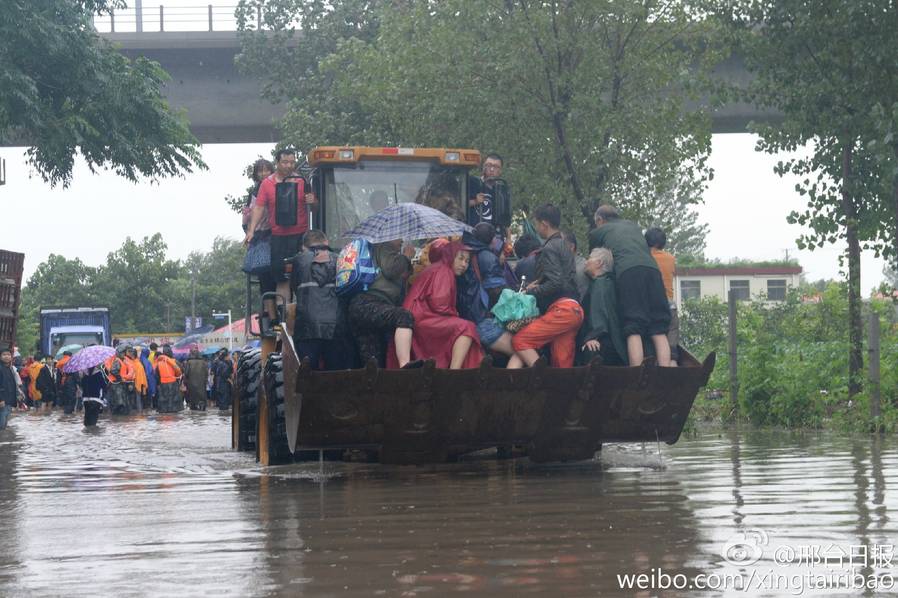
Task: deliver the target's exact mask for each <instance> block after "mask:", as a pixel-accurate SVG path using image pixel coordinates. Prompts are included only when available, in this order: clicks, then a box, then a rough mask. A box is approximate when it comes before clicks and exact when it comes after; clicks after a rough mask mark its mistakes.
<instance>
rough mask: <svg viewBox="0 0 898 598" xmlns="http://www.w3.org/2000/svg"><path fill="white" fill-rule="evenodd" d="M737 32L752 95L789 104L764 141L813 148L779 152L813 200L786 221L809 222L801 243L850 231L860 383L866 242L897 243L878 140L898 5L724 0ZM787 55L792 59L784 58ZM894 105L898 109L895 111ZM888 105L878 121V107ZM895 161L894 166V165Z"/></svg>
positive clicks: (854, 365) (774, 149)
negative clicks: (794, 154)
mask: <svg viewBox="0 0 898 598" xmlns="http://www.w3.org/2000/svg"><path fill="white" fill-rule="evenodd" d="M722 4H723V6H724V8H723V9H722V11H723V14H724V15H725V17H726V18H727V19H728V20H729V21H730V23H731V24H732V25H733V26H734V30H735V31H736V32H737V36H736V38H735V39H736V42H737V47H738V48H739V49H740V50H741V51H742V53H743V55H744V57H745V63H746V66H747V67H748V69H749V70H750V71H751V72H752V73H753V74H754V75H755V78H754V80H753V82H752V83H751V84H750V85H749V87H748V89H747V90H746V96H747V98H748V99H749V100H751V101H753V102H754V103H756V104H758V105H760V106H764V107H769V108H775V109H778V110H780V111H782V113H783V115H784V120H783V121H782V122H780V123H772V124H765V125H755V126H754V127H753V130H754V131H755V132H757V133H758V134H759V135H760V138H761V139H760V141H759V142H758V149H759V150H761V151H765V152H768V153H779V152H795V150H797V149H800V148H804V147H805V146H810V148H811V154H810V155H809V156H799V157H794V158H790V159H787V160H784V161H781V162H780V163H779V164H778V166H777V167H776V172H777V174H779V175H781V176H784V175H786V174H792V175H795V176H797V177H798V178H799V179H800V182H799V183H798V184H797V185H796V191H797V192H798V193H799V194H800V195H801V196H802V197H804V198H805V199H806V200H807V207H806V209H805V210H803V211H798V210H796V211H793V212H792V213H791V214H790V216H789V221H790V222H792V223H797V224H801V225H805V226H807V227H809V228H810V231H809V232H807V233H805V234H802V235H801V237H800V238H799V239H798V245H799V247H800V248H810V249H813V248H815V247H822V246H823V245H825V244H827V243H835V242H838V241H841V240H844V241H845V243H846V245H847V251H846V258H847V262H848V304H849V309H848V317H849V319H850V327H849V330H850V342H849V352H850V355H849V359H848V368H849V380H850V383H849V387H850V390H851V392H852V394H854V393H857V392H859V390H860V386H861V375H862V367H863V353H862V351H863V347H862V344H863V331H862V327H861V311H860V297H861V295H860V280H861V272H860V268H861V265H860V252H861V250H862V249H863V248H870V249H873V250H875V251H877V252H885V253H890V252H892V251H893V249H892V248H893V247H895V246H898V240H896V241H894V242H891V241H889V239H891V238H892V236H893V235H895V232H896V230H898V229H896V224H898V220H896V218H898V203H896V199H898V196H896V195H895V194H894V193H891V192H890V191H891V190H892V189H893V188H894V189H895V192H898V187H895V186H894V185H898V179H896V177H895V170H894V162H890V160H893V159H894V156H895V155H896V154H895V153H894V152H892V154H891V156H892V157H891V158H889V154H888V152H886V153H883V152H879V151H875V150H873V149H872V148H875V147H877V145H876V142H880V146H881V145H882V144H884V143H885V142H886V140H887V139H889V137H888V133H889V132H890V131H891V127H892V125H891V122H892V120H893V119H891V118H885V117H884V115H885V114H886V112H885V111H884V108H883V107H884V106H887V107H888V108H889V111H891V109H892V107H893V106H894V105H895V98H896V97H898V77H896V75H895V72H896V67H898V53H896V52H895V50H894V35H895V31H896V24H898V5H896V4H895V3H894V2H892V1H891V0H857V1H856V0H851V1H848V0H824V1H822V2H807V1H805V0H766V1H762V2H757V1H755V0H740V1H736V2H724V3H722ZM784 57H788V59H784ZM889 113H891V112H889ZM877 114H879V115H882V116H883V118H881V119H880V120H879V121H878V122H879V123H880V126H879V127H876V126H875V123H876V122H877V121H876V119H875V116H876V115H877ZM889 164H891V165H892V167H891V168H888V165H889Z"/></svg>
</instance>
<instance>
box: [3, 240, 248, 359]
mask: <svg viewBox="0 0 898 598" xmlns="http://www.w3.org/2000/svg"><path fill="white" fill-rule="evenodd" d="M166 251H167V246H166V244H165V242H164V240H163V239H162V236H161V235H159V234H158V233H157V234H155V235H153V236H152V237H145V238H144V239H141V240H140V241H134V240H133V239H130V238H128V239H126V240H125V242H124V243H123V244H122V246H121V247H120V248H119V249H117V250H116V251H114V252H111V253H110V254H109V255H108V256H107V259H106V262H105V263H104V264H102V265H100V266H96V267H94V266H87V265H85V264H84V263H83V262H81V260H79V259H77V258H76V259H67V258H65V257H63V256H60V255H50V257H49V258H47V261H45V262H44V263H42V264H40V265H39V266H38V267H37V270H36V271H35V273H34V274H33V275H32V276H31V277H30V278H29V279H28V282H27V283H26V284H25V287H24V288H23V290H22V307H21V310H20V316H19V324H18V338H17V341H16V342H17V345H18V346H19V347H20V348H21V350H22V352H23V353H28V352H30V351H31V350H33V348H34V346H35V343H36V342H37V340H38V335H39V332H40V331H39V327H38V324H39V311H40V308H41V307H46V306H50V305H56V306H66V307H74V306H89V305H97V306H105V307H109V308H110V319H111V323H112V332H113V334H125V333H136V332H137V333H140V332H142V333H157V332H174V331H177V330H179V329H181V328H182V327H183V323H184V318H185V317H186V316H189V315H190V313H191V299H192V292H193V287H194V283H193V282H192V279H194V278H195V288H196V315H197V316H200V317H203V318H204V319H205V320H206V321H207V322H211V321H212V312H213V311H227V310H228V309H230V310H232V311H233V314H234V319H237V318H238V317H239V316H240V315H241V314H243V313H244V309H245V305H246V279H245V276H244V274H243V273H242V272H241V266H242V265H243V256H244V249H243V246H242V245H241V244H240V243H239V242H238V241H233V240H230V239H225V238H220V237H219V238H216V239H215V241H214V242H213V244H212V248H211V250H210V251H208V252H205V253H202V252H194V253H192V254H190V256H189V257H188V258H187V259H186V260H184V261H183V262H181V261H179V260H171V259H169V258H168V257H167V255H166Z"/></svg>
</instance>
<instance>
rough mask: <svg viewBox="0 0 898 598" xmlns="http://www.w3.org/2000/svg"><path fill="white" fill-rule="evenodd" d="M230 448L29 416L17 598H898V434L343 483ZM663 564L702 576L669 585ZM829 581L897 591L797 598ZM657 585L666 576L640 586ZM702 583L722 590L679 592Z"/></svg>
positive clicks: (11, 503)
mask: <svg viewBox="0 0 898 598" xmlns="http://www.w3.org/2000/svg"><path fill="white" fill-rule="evenodd" d="M229 445H230V419H229V417H227V416H222V415H219V414H217V413H215V412H207V413H181V414H177V415H166V416H147V417H133V418H125V419H120V420H116V421H110V420H109V419H101V425H100V427H99V429H98V430H95V431H86V430H85V429H84V428H83V427H82V426H81V423H80V420H79V419H78V418H77V417H75V416H64V415H61V414H57V413H54V414H50V415H32V414H24V415H23V414H20V415H17V416H15V417H14V418H13V419H12V421H11V424H10V427H9V428H8V429H7V430H4V431H0V512H2V513H3V517H2V520H0V547H2V548H0V551H2V555H3V556H2V557H0V596H4V597H11V596H28V597H30V596H73V595H85V596H87V595H89V596H97V595H109V596H174V595H190V596H199V595H211V596H372V595H373V596H379V595H383V596H444V595H454V594H467V595H471V596H486V595H488V596H521V595H552V596H597V595H644V596H652V595H752V596H754V595H767V596H781V595H788V594H790V593H791V594H793V595H802V596H806V595H820V594H825V595H846V594H851V595H868V596H874V595H886V594H893V593H895V592H896V590H895V589H894V588H893V589H892V590H891V591H888V589H887V588H886V587H885V585H886V584H887V583H888V582H889V579H890V577H891V576H895V577H898V556H896V557H895V558H894V559H891V558H888V559H887V558H886V557H887V556H890V553H891V551H890V549H889V547H890V546H893V545H894V544H896V543H898V523H896V520H895V518H894V515H893V513H894V512H895V511H896V509H898V483H896V481H895V480H896V479H898V443H896V442H895V440H894V438H893V437H887V438H884V439H880V438H875V437H872V436H866V435H860V436H855V437H845V436H839V435H835V434H824V433H789V432H784V431H743V432H739V433H737V432H733V431H730V432H723V433H703V434H700V435H699V436H698V437H697V438H693V439H685V438H684V439H682V440H681V441H680V442H679V443H678V444H677V445H675V446H672V447H670V446H666V445H665V446H661V447H658V446H657V445H647V446H645V447H644V448H643V447H642V446H639V445H636V446H607V447H605V450H603V452H602V454H601V456H600V457H599V458H598V459H597V460H595V461H591V462H586V463H577V464H568V465H554V466H537V465H533V464H530V463H529V462H528V461H527V460H517V461H495V460H474V461H469V462H463V463H458V464H452V465H440V466H432V467H419V468H415V467H385V466H380V465H374V464H348V463H347V464H343V463H339V464H337V463H325V465H324V470H323V471H321V470H319V464H318V463H317V462H315V463H305V464H295V465H289V466H279V467H271V468H263V467H260V466H258V465H257V464H256V463H255V462H254V460H253V458H252V456H251V455H246V454H240V453H235V452H232V451H231V450H230V449H229ZM659 451H660V452H659ZM790 551H791V552H790ZM839 552H843V553H845V555H844V556H843V557H842V561H841V563H839V562H837V561H836V560H835V559H836V556H837V555H838V554H839ZM861 552H864V553H865V555H866V557H865V562H866V565H864V563H862V562H861V556H860V553H861ZM814 555H816V557H815V556H814ZM803 557H804V558H803ZM802 558H803V560H802ZM815 558H816V562H815V561H814V559H815ZM823 558H826V559H827V560H826V561H825V562H824V561H822V560H821V559H823ZM849 560H850V562H849ZM892 561H894V562H892ZM852 565H853V566H854V567H855V568H854V569H851V566H852ZM659 569H660V572H662V573H664V574H668V575H670V576H677V575H680V576H682V577H678V578H676V579H671V581H670V583H671V584H673V585H670V586H669V587H668V588H667V589H665V588H664V587H663V586H664V583H665V580H664V579H663V576H661V575H658V574H659ZM830 571H832V572H833V576H837V575H838V574H839V573H840V572H844V573H846V574H847V575H850V574H852V573H856V574H858V575H860V576H861V577H860V578H859V579H860V580H861V581H866V582H867V583H869V582H870V580H872V583H874V584H880V585H879V588H878V589H876V590H874V589H869V588H866V589H863V590H855V589H853V588H846V587H841V588H836V589H834V586H833V584H830V585H829V586H827V587H816V588H815V587H809V585H810V584H811V581H810V580H805V581H802V582H801V584H802V589H801V593H800V594H799V593H798V592H797V591H795V584H797V583H798V580H797V577H796V576H799V575H805V574H811V575H824V574H827V572H830ZM638 574H645V575H647V576H649V575H653V574H654V575H655V576H656V577H655V579H649V581H650V582H651V583H647V584H645V585H646V586H647V587H644V589H643V590H639V591H635V590H622V589H621V583H622V581H621V578H619V576H623V575H638ZM697 576H698V577H701V576H705V578H704V579H703V580H701V581H702V583H704V584H705V585H711V586H712V587H713V585H714V584H715V583H716V584H717V586H718V587H717V589H713V590H703V591H699V590H697V589H696V587H695V586H693V588H692V589H691V590H689V589H688V586H686V587H685V588H686V589H684V590H683V591H676V590H675V589H674V587H673V586H674V585H677V584H679V583H682V582H686V583H689V584H694V583H696V581H697V579H696V578H697ZM715 576H716V578H715ZM765 576H766V577H765ZM782 578H785V582H784V581H783V579H782ZM837 579H838V578H837V577H831V581H837ZM633 580H635V578H631V581H633ZM739 580H741V583H742V585H743V587H744V588H745V589H744V590H743V591H738V590H737V589H735V588H734V586H735V585H737V584H739V583H740V581H739ZM818 581H819V580H818ZM623 582H624V583H626V580H623ZM762 582H770V583H777V582H778V583H779V587H778V588H771V586H770V584H769V583H767V584H766V585H765V583H762ZM783 583H786V584H787V587H784V586H783ZM854 583H858V581H857V580H855V582H854ZM896 587H898V586H896Z"/></svg>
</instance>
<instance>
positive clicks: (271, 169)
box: [244, 150, 676, 370]
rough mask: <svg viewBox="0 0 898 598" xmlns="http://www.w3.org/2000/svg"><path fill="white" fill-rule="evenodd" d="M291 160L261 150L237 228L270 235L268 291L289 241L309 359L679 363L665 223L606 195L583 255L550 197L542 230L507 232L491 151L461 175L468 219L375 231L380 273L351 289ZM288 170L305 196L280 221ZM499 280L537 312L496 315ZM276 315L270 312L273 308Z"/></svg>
mask: <svg viewBox="0 0 898 598" xmlns="http://www.w3.org/2000/svg"><path fill="white" fill-rule="evenodd" d="M295 160H296V158H295V154H294V153H293V152H291V151H290V150H280V151H279V152H278V154H277V156H276V163H275V164H270V163H267V162H265V161H259V162H258V163H257V164H256V167H255V169H254V172H253V176H254V180H255V181H256V190H257V191H256V192H255V193H253V194H251V196H250V198H248V201H247V206H246V210H245V212H244V228H245V230H246V240H245V241H246V243H247V244H248V245H249V246H251V245H252V243H253V242H254V239H258V238H259V237H260V236H264V237H265V238H271V239H272V244H271V256H270V258H271V262H270V263H271V269H270V271H269V272H265V273H264V274H263V275H262V276H261V277H260V282H261V286H262V291H263V292H268V291H270V290H272V289H273V288H274V286H276V285H277V284H278V282H279V281H282V280H284V279H285V271H284V263H285V262H289V261H290V256H291V255H292V253H294V252H295V253H296V255H295V257H293V267H292V274H291V275H290V281H291V285H292V287H293V294H294V296H295V297H296V306H297V311H296V325H295V327H294V331H293V336H294V344H295V346H296V349H297V352H298V354H299V357H300V358H303V359H308V360H309V363H310V366H311V367H312V368H315V369H319V368H320V369H327V370H339V369H347V368H353V367H361V366H363V365H364V364H366V363H368V362H369V361H370V360H374V361H376V362H377V364H378V365H379V366H380V367H387V368H414V367H420V366H421V365H423V363H424V362H425V361H427V360H433V361H434V362H435V364H436V367H441V368H452V369H457V368H470V367H477V366H478V365H479V364H480V362H481V361H482V359H483V357H484V356H485V355H487V354H491V355H492V356H493V358H494V362H495V363H497V364H503V365H505V366H507V367H509V368H521V367H529V366H532V365H533V364H534V363H535V362H536V361H537V360H538V359H539V358H540V357H541V356H545V357H546V358H548V359H549V361H550V363H551V364H552V366H555V367H572V366H573V365H575V364H576V363H588V362H589V361H590V360H591V359H592V358H593V357H595V356H599V357H601V359H602V360H603V362H604V363H606V364H619V365H626V364H629V365H639V364H641V363H642V362H643V360H644V358H645V357H646V356H649V355H651V356H653V357H654V358H655V359H656V360H657V362H658V364H659V365H660V366H664V367H667V366H673V365H676V339H675V338H673V339H668V335H669V333H672V334H673V335H675V332H676V320H675V316H676V311H675V308H674V303H673V288H672V281H673V273H674V267H675V266H674V259H673V256H672V255H671V254H669V253H667V252H665V251H664V245H665V241H666V239H665V235H664V232H663V231H661V230H660V229H651V230H649V231H646V232H645V233H644V232H643V231H642V230H641V228H640V227H639V226H638V225H637V224H635V223H633V222H630V221H628V220H626V219H624V218H622V217H621V215H620V214H619V213H618V211H617V210H616V209H615V208H614V207H613V206H611V205H602V206H600V207H599V209H598V210H597V211H596V213H595V228H594V229H593V230H591V232H590V233H589V246H588V250H589V254H588V256H587V257H584V256H581V255H579V253H578V243H577V239H576V236H575V235H574V234H573V233H572V232H570V231H562V229H561V222H562V214H561V211H560V210H559V208H558V207H557V206H554V205H549V204H547V205H542V206H540V207H538V208H537V209H536V210H535V211H533V213H532V215H531V220H532V227H533V229H534V230H535V233H536V234H532V233H531V234H523V235H521V236H519V237H518V238H517V239H515V240H514V242H512V241H511V239H510V238H509V226H508V224H509V222H508V221H506V220H504V218H503V217H502V216H501V213H502V212H503V211H505V212H508V211H509V210H508V209H507V207H506V208H505V209H504V210H501V209H499V204H498V202H497V201H496V199H497V198H496V196H495V193H494V190H495V184H496V181H499V180H501V179H500V177H501V173H502V166H503V162H502V158H501V157H500V156H498V155H496V154H489V155H488V156H486V158H485V160H484V163H483V175H482V176H481V177H470V179H469V182H468V198H467V214H465V220H466V221H467V223H468V224H469V225H471V226H472V227H473V230H472V231H470V232H466V233H464V234H463V235H462V236H460V237H458V238H440V239H431V240H428V241H427V242H426V244H424V246H423V248H422V247H420V246H416V245H415V244H412V243H407V242H404V241H403V240H402V239H395V240H393V241H389V242H384V243H376V244H372V245H371V254H372V256H373V261H374V262H375V263H376V266H377V269H378V274H377V276H376V278H375V279H374V280H373V282H372V283H371V284H370V285H368V286H367V288H365V289H364V290H363V291H361V292H358V293H355V294H354V295H352V296H349V297H347V296H343V295H340V294H339V293H338V292H337V288H336V285H335V276H336V268H337V257H338V254H337V251H335V250H334V248H332V247H331V246H330V243H329V239H328V238H327V236H326V235H325V233H324V232H323V231H321V230H316V229H311V230H310V229H309V227H308V221H307V209H306V206H308V205H314V203H316V198H315V197H314V195H313V194H311V193H310V192H309V189H308V186H307V185H306V183H305V182H304V181H303V180H302V178H301V177H299V175H298V174H296V173H295V172H294V168H295V164H296V161H295ZM291 181H295V182H296V185H297V187H296V189H295V192H294V195H295V196H296V197H299V198H302V201H299V202H298V203H297V204H296V209H297V210H298V211H299V214H298V215H297V216H296V217H295V218H293V219H292V220H291V222H295V225H294V227H293V228H291V229H289V230H286V229H284V228H283V227H281V228H278V227H276V226H275V225H274V224H273V218H271V216H270V215H271V213H272V212H273V210H274V209H275V195H276V193H275V189H276V187H277V186H278V185H283V184H284V183H289V182H291ZM451 215H452V216H454V217H458V216H457V214H454V213H453V214H451ZM266 223H267V224H266ZM266 227H268V228H266ZM279 237H280V238H279ZM286 237H289V239H288V238H286ZM278 238H279V239H278ZM275 239H278V242H277V243H274V240H275ZM419 245H420V244H419ZM512 257H516V258H517V259H516V260H514V259H511V258H512ZM506 293H523V294H526V295H528V296H530V297H532V298H533V299H534V300H535V303H536V305H537V306H538V313H534V314H532V315H531V316H530V317H528V318H526V319H524V318H521V319H518V320H513V321H503V320H500V319H499V318H497V317H496V316H495V315H494V314H493V308H494V307H495V306H496V305H497V304H498V303H500V302H502V301H504V299H503V297H504V296H505V294H506ZM268 309H270V305H269V306H266V311H267V310H268ZM271 317H272V318H275V317H277V316H276V314H275V313H274V312H273V311H272V313H271ZM672 321H673V325H672ZM671 331H673V332H671Z"/></svg>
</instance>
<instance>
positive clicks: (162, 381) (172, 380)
mask: <svg viewBox="0 0 898 598" xmlns="http://www.w3.org/2000/svg"><path fill="white" fill-rule="evenodd" d="M153 369H154V370H155V372H156V379H157V380H158V381H159V386H158V390H157V393H156V397H157V398H156V411H158V412H159V413H175V412H177V411H181V410H182V409H184V397H183V396H181V388H180V384H181V382H180V378H181V368H180V367H178V362H177V361H175V357H174V354H173V353H172V350H171V345H162V354H161V355H158V356H157V357H156V363H155V365H154V366H153Z"/></svg>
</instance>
